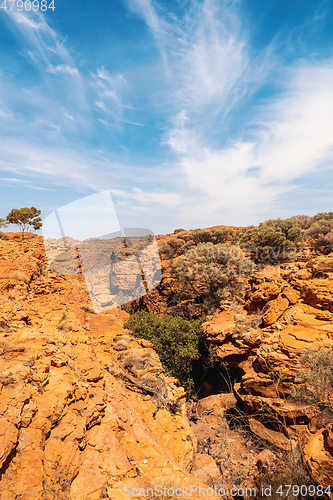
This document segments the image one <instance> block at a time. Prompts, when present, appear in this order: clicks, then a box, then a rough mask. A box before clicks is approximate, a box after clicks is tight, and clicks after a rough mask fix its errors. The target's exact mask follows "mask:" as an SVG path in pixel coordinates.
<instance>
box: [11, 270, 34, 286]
mask: <svg viewBox="0 0 333 500" xmlns="http://www.w3.org/2000/svg"><path fill="white" fill-rule="evenodd" d="M9 278H10V279H11V280H17V281H23V282H24V283H29V277H28V276H27V275H26V274H25V273H24V272H23V271H13V272H12V273H11V275H10V276H9Z"/></svg>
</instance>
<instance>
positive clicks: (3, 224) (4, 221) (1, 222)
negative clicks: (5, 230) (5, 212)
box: [0, 219, 7, 227]
mask: <svg viewBox="0 0 333 500" xmlns="http://www.w3.org/2000/svg"><path fill="white" fill-rule="evenodd" d="M0 227H7V224H6V220H5V219H0Z"/></svg>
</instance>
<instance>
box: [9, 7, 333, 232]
mask: <svg viewBox="0 0 333 500" xmlns="http://www.w3.org/2000/svg"><path fill="white" fill-rule="evenodd" d="M2 1H3V0H1V1H0V3H1V2H2ZM11 3H12V2H9V1H8V7H9V6H10V5H11ZM54 4H55V7H56V8H55V10H54V11H52V10H48V11H47V12H44V13H42V12H32V11H30V12H25V11H24V10H23V11H22V12H18V11H17V9H16V8H15V6H14V8H13V10H12V11H11V12H10V11H9V8H8V9H7V11H5V10H4V9H0V48H1V50H0V183H1V184H0V185H1V197H0V217H5V216H6V215H7V213H8V212H9V211H10V210H11V209H12V208H20V207H23V206H31V205H35V206H36V207H37V208H40V209H41V210H42V215H43V217H46V216H47V215H48V214H49V213H50V212H52V211H53V210H55V209H56V208H58V207H61V206H62V205H64V204H67V203H70V202H73V201H75V200H77V199H79V198H81V197H84V196H88V195H90V194H94V193H96V192H98V191H103V190H105V189H109V190H110V191H111V193H112V199H113V202H114V205H115V207H116V210H117V214H118V218H119V222H120V224H121V226H123V227H147V228H149V229H152V230H153V231H154V232H155V233H166V232H171V231H173V230H174V229H175V228H177V227H184V228H187V229H190V228H196V227H208V226H212V225H217V224H227V225H228V224H234V225H248V224H257V223H258V222H260V221H262V220H266V219H268V218H272V217H288V216H291V215H296V214H309V215H312V214H314V213H316V212H319V211H332V209H333V207H332V188H333V176H332V171H333V2H332V1H330V0H328V1H320V0H319V1H316V2H314V1H313V0H293V1H290V0H288V1H286V0H265V1H263V0H243V1H241V0H225V1H222V0H220V1H218V0H205V1H194V0H193V1H189V0H159V1H156V2H153V1H151V0H115V1H109V0H94V1H91V0H90V1H88V0H70V1H65V0H55V2H54Z"/></svg>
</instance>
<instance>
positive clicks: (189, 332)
mask: <svg viewBox="0 0 333 500" xmlns="http://www.w3.org/2000/svg"><path fill="white" fill-rule="evenodd" d="M203 320H204V318H202V319H201V320H200V321H195V320H191V321H187V320H184V319H182V318H180V317H177V316H176V317H172V316H165V317H163V318H160V317H159V316H157V315H154V314H151V313H149V312H146V311H139V312H137V313H135V314H133V315H132V316H131V317H130V319H129V320H128V321H127V323H126V324H125V326H126V328H129V329H130V330H131V331H132V332H133V334H134V335H135V336H136V337H141V338H144V339H147V340H149V341H150V342H151V343H152V344H153V346H154V348H155V350H156V352H157V354H158V355H159V357H160V359H161V362H162V364H163V367H164V368H165V370H166V371H167V372H168V373H169V374H171V375H172V376H174V377H176V378H177V379H178V380H179V383H180V385H182V386H183V387H184V388H185V389H186V391H187V393H188V394H192V393H193V391H194V381H193V374H192V370H193V361H194V360H195V359H198V357H199V341H200V337H201V334H202V328H201V325H202V323H203Z"/></svg>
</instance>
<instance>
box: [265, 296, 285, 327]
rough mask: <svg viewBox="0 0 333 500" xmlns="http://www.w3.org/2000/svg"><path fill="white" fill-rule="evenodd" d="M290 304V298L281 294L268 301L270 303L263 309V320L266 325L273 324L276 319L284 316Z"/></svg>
mask: <svg viewBox="0 0 333 500" xmlns="http://www.w3.org/2000/svg"><path fill="white" fill-rule="evenodd" d="M288 306H289V300H288V299H287V298H286V297H283V296H282V295H279V297H277V298H276V299H274V300H271V301H270V302H268V304H267V305H266V306H265V307H264V309H263V314H262V321H263V323H264V325H266V326H268V325H272V324H273V323H275V321H276V320H278V319H279V318H280V316H282V314H283V313H284V312H285V310H286V309H287V308H288Z"/></svg>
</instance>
